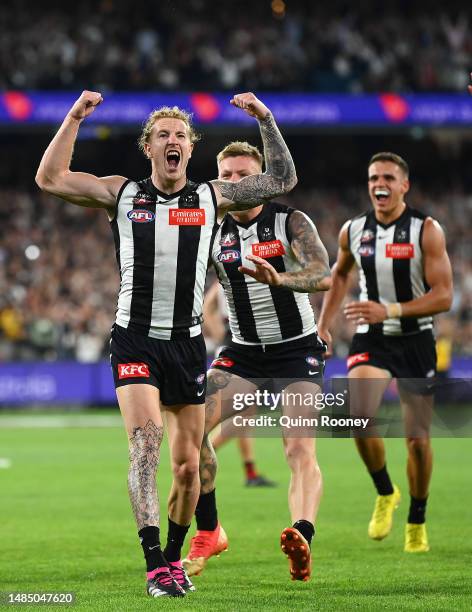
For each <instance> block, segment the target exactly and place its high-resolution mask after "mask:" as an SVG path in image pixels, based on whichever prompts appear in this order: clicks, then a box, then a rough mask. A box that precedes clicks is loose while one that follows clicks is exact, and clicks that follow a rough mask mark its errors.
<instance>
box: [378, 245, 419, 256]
mask: <svg viewBox="0 0 472 612" xmlns="http://www.w3.org/2000/svg"><path fill="white" fill-rule="evenodd" d="M414 256H415V245H414V244H411V243H407V242H405V243H401V242H400V243H398V242H394V243H392V244H386V245H385V257H389V258H391V259H412V258H413V257H414Z"/></svg>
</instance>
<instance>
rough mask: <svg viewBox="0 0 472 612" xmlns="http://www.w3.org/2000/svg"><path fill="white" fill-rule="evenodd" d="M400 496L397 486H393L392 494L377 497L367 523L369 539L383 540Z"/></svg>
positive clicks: (388, 529) (389, 529) (389, 527)
mask: <svg viewBox="0 0 472 612" xmlns="http://www.w3.org/2000/svg"><path fill="white" fill-rule="evenodd" d="M400 499H401V495H400V489H399V488H398V487H397V485H393V493H391V494H390V495H377V499H376V500H375V507H374V512H373V513H372V518H371V519H370V523H369V530H368V533H369V538H372V539H373V540H383V539H384V538H386V537H387V536H388V534H389V533H390V531H391V529H392V523H393V512H394V510H395V509H396V508H398V504H399V503H400Z"/></svg>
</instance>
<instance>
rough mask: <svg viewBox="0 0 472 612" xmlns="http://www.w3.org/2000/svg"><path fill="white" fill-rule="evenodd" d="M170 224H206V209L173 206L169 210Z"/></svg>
mask: <svg viewBox="0 0 472 612" xmlns="http://www.w3.org/2000/svg"><path fill="white" fill-rule="evenodd" d="M169 225H205V210H204V209H202V208H184V209H182V208H172V209H170V210H169Z"/></svg>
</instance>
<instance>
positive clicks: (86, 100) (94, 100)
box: [68, 91, 103, 121]
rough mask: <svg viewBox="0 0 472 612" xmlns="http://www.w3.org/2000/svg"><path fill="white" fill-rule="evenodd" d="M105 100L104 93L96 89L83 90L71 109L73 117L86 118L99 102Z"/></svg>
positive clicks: (70, 113) (70, 114)
mask: <svg viewBox="0 0 472 612" xmlns="http://www.w3.org/2000/svg"><path fill="white" fill-rule="evenodd" d="M102 102H103V98H102V94H100V93H98V92H96V91H83V92H82V94H81V96H80V98H78V99H77V100H76V101H75V102H74V105H73V106H72V108H71V109H70V111H69V113H68V114H69V116H70V117H72V118H73V119H77V120H79V121H80V120H81V119H85V118H86V117H88V116H89V115H91V114H92V113H93V111H94V110H95V109H96V108H97V106H98V105H99V104H101V103H102Z"/></svg>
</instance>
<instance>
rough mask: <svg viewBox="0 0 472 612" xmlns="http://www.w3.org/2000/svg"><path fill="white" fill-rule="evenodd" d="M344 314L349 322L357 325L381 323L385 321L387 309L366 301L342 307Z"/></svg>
mask: <svg viewBox="0 0 472 612" xmlns="http://www.w3.org/2000/svg"><path fill="white" fill-rule="evenodd" d="M344 314H345V315H346V318H347V319H349V320H350V321H355V322H356V323H357V324H358V325H364V324H366V323H367V324H369V325H372V324H373V323H382V321H385V319H387V318H388V317H387V307H386V306H385V305H384V304H379V302H373V301H372V300H368V301H366V302H349V304H346V306H345V307H344Z"/></svg>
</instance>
